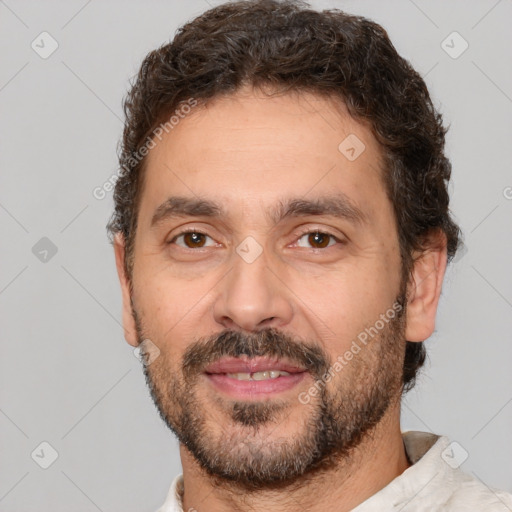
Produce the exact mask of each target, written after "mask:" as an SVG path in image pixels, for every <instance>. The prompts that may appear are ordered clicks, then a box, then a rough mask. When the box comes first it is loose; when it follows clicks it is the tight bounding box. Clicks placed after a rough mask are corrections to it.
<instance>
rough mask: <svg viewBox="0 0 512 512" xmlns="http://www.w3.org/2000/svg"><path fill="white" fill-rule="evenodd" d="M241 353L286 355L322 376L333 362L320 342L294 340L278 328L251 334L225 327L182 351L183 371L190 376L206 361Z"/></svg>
mask: <svg viewBox="0 0 512 512" xmlns="http://www.w3.org/2000/svg"><path fill="white" fill-rule="evenodd" d="M241 356H247V357H248V358H253V357H259V356H261V357H269V358H272V359H284V358H286V359H288V360H290V361H291V362H292V363H295V364H297V365H299V366H301V367H303V368H304V369H306V370H307V371H308V372H310V373H311V374H312V375H313V376H316V377H317V378H321V377H322V375H324V374H325V373H326V372H327V371H328V370H329V367H330V366H331V364H330V357H329V355H328V354H327V353H326V352H325V351H324V350H323V349H322V347H321V346H320V345H318V344H317V343H313V342H304V341H302V340H295V339H293V338H292V337H290V336H288V335H286V334H284V333H281V332H279V331H278V330H276V329H275V328H269V329H264V330H261V331H258V332H257V333H250V334H245V333H242V332H239V331H234V330H230V329H225V330H224V331H222V332H220V333H217V334H215V335H212V336H209V337H206V338H202V339H200V340H198V341H196V342H194V343H192V344H191V345H190V346H189V347H188V348H187V350H186V351H185V353H184V355H183V363H182V369H183V374H184V376H185V378H186V379H188V380H190V379H193V378H194V377H196V376H198V375H199V374H200V373H202V372H203V371H204V368H205V367H206V366H207V365H209V364H210V363H213V362H216V361H218V360H219V359H221V358H222V357H241Z"/></svg>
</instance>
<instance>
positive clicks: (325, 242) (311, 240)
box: [298, 231, 336, 249]
mask: <svg viewBox="0 0 512 512" xmlns="http://www.w3.org/2000/svg"><path fill="white" fill-rule="evenodd" d="M304 240H306V241H304ZM335 243H336V239H335V237H334V236H333V235H329V234H328V233H321V232H320V231H314V232H311V233H305V234H304V235H302V236H301V237H300V238H299V242H298V246H299V247H307V248H313V249H325V248H326V247H329V246H331V245H334V244H335Z"/></svg>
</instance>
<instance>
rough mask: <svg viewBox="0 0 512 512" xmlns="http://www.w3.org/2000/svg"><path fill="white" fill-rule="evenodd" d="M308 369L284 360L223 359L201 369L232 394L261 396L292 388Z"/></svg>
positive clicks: (214, 383)
mask: <svg viewBox="0 0 512 512" xmlns="http://www.w3.org/2000/svg"><path fill="white" fill-rule="evenodd" d="M307 373H308V372H307V370H306V369H305V368H302V367H300V366H297V365H296V364H293V363H290V362H288V361H285V360H277V359H269V358H266V357H256V358H252V359H240V358H223V359H221V360H219V361H217V362H215V363H212V364H210V365H208V366H207V367H206V368H205V370H204V375H205V376H206V378H207V380H208V381H209V383H210V384H211V385H212V386H213V387H214V388H215V389H216V390H218V391H221V392H223V393H225V394H227V395H229V396H231V397H235V398H240V399H247V398H251V397H253V398H254V397H256V398H261V397H263V396H269V395H274V394H277V393H282V392H284V391H288V390H290V389H293V388H294V387H295V386H297V385H298V384H299V382H301V381H302V380H303V379H304V378H305V377H306V375H307Z"/></svg>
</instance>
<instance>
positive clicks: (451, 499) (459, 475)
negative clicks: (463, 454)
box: [157, 432, 512, 512]
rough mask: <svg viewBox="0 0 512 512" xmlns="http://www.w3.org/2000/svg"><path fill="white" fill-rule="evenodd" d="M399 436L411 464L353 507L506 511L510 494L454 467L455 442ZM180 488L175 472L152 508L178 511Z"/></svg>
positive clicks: (359, 511) (380, 511) (511, 511)
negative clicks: (162, 498) (164, 495)
mask: <svg viewBox="0 0 512 512" xmlns="http://www.w3.org/2000/svg"><path fill="white" fill-rule="evenodd" d="M402 438H403V440H404V446H405V450H406V452H407V456H408V458H409V460H410V461H411V463H412V464H413V465H412V466H411V467H409V468H407V469H406V470H405V471H404V472H403V473H402V474H401V475H399V476H397V477H396V478H395V479H394V480H392V481H391V482H390V483H389V484H388V485H386V487H384V488H383V489H381V490H380V491H379V492H377V493H376V494H374V495H373V496H371V497H370V498H368V499H367V500H365V501H364V502H363V503H361V504H360V505H358V506H357V507H356V508H354V509H352V511H353V512H388V511H389V512H391V511H395V512H399V511H400V512H434V511H443V512H476V511H477V512H512V494H509V493H507V492H505V491H500V490H497V489H494V488H491V487H488V486H487V485H486V484H484V483H483V482H481V481H480V480H477V479H475V478H473V477H472V476H470V475H468V474H466V473H464V472H463V471H462V470H461V469H460V467H459V465H460V463H461V459H460V453H457V451H458V450H460V445H457V444H456V443H450V440H449V439H448V438H447V437H445V436H437V435H435V434H430V433H428V432H404V433H402ZM182 493H183V476H182V475H178V476H177V477H176V478H175V479H174V480H173V482H172V484H171V488H170V489H169V493H168V494H167V498H166V500H165V503H164V504H163V505H162V506H161V507H160V508H159V509H158V510H157V512H184V511H183V508H182V505H181V495H182ZM332 510H336V508H335V507H333V508H332Z"/></svg>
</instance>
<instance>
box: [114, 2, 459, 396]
mask: <svg viewBox="0 0 512 512" xmlns="http://www.w3.org/2000/svg"><path fill="white" fill-rule="evenodd" d="M247 84H249V85H252V86H254V87H259V88H260V89H262V88H265V87H266V86H270V87H271V88H273V89H274V90H280V91H281V92H286V91H294V92H312V93H315V94H317V95H322V96H327V97H336V98H339V99H340V100H341V101H343V102H344V103H345V104H346V106H347V107H348V110H349V112H350V114H351V115H352V116H353V117H354V118H355V119H357V120H360V121H363V122H365V123H366V124H367V125H369V126H370V128H371V130H372V132H373V134H374V135H375V137H376V139H377V140H378V142H379V143H380V146H381V149H382V154H383V157H384V163H385V165H384V170H383V172H384V182H385V187H386V192H387V194H388V197H389V199H390V201H391V203H392V204H393V208H394V214H395V217H396V225H397V230H398V238H399V244H400V253H401V259H402V276H403V279H407V278H408V277H409V275H410V272H411V270H412V265H413V263H414V259H413V254H414V252H415V251H420V253H421V251H423V250H425V249H427V248H428V245H429V244H431V243H432V239H431V238H430V239H429V238H428V236H429V235H432V234H435V233H441V232H442V233H444V234H445V235H446V241H447V253H448V261H451V259H452V258H453V257H454V255H455V253H456V251H457V247H458V245H459V240H460V229H459V227H458V226H457V225H456V224H455V223H454V221H453V219H452V218H451V216H450V211H449V195H448V191H447V185H448V182H449V179H450V174H451V165H450V162H449V161H448V159H447V158H446V156H445V155H444V141H445V132H446V130H445V128H444V127H443V124H442V117H441V114H439V113H438V112H437V111H436V109H435V108H434V106H433V104H432V101H431V98H430V95H429V93H428V90H427V87H426V85H425V82H424V81H423V79H422V78H421V76H420V75H419V74H418V73H417V72H416V71H415V70H414V69H413V68H412V67H411V65H410V64H409V63H408V62H407V61H406V60H404V59H403V58H402V57H400V55H398V53H397V51H396V50H395V48H394V46H393V44H392V43H391V41H390V40H389V38H388V35H387V33H386V31H385V30H384V29H383V28H382V27H381V26H380V25H378V24H376V23H374V22H372V21H370V20H368V19H365V18H363V17H359V16H352V15H348V14H345V13H344V12H341V11H340V10H338V9H332V10H325V11H322V12H318V11H315V10H313V9H311V8H310V6H309V5H308V4H307V3H305V2H302V1H300V0H246V1H236V2H231V3H226V4H222V5H220V6H218V7H215V8H213V9H210V10H208V11H206V12H205V13H203V14H202V15H201V16H199V17H197V18H195V19H194V20H192V21H190V22H189V23H187V24H185V25H184V26H182V27H181V28H180V29H179V30H178V31H177V33H176V35H175V37H174V39H173V40H172V41H171V42H170V43H168V44H165V45H163V46H161V47H160V48H158V49H156V50H154V51H152V52H150V53H149V54H148V55H147V56H146V58H145V59H144V61H143V63H142V65H141V68H140V71H139V73H138V76H137V78H136V79H135V81H134V83H133V84H131V85H132V87H131V90H130V91H129V93H128V95H127V97H126V98H125V101H124V112H125V115H126V123H125V127H124V132H123V139H122V143H121V145H120V152H119V163H120V171H119V177H118V180H117V182H116V186H115V191H114V201H115V210H114V213H113V215H112V218H111V220H110V222H109V224H108V226H107V228H108V231H109V233H110V235H111V236H112V235H115V234H116V233H120V234H122V236H123V237H124V240H125V244H126V259H125V269H126V272H127V275H128V276H131V273H132V270H133V243H134V238H135V231H136V228H137V213H138V205H139V200H140V196H141V193H142V189H143V185H144V181H143V180H144V163H145V160H146V159H145V158H141V157H140V152H141V149H143V146H144V145H145V144H146V145H147V140H151V137H152V134H153V132H154V130H155V129H156V128H157V127H158V126H159V125H161V124H162V123H163V122H165V120H167V119H169V116H170V115H172V113H173V112H175V111H176V109H177V108H178V107H179V106H180V105H182V104H183V103H186V102H187V101H189V100H190V98H194V99H195V100H196V101H198V102H200V103H202V104H203V105H205V104H207V102H208V100H209V99H212V98H215V97H218V96H220V95H229V94H232V93H235V92H236V91H237V90H238V89H240V88H241V87H243V86H245V85H247ZM153 138H154V137H153ZM136 157H137V158H136ZM438 238H439V237H438ZM423 345H424V344H423V343H422V342H419V343H418V342H415V343H412V342H407V344H406V353H405V361H404V371H403V382H404V390H405V391H407V390H409V389H411V388H412V387H413V386H414V383H415V378H416V374H417V371H418V369H419V368H420V367H421V366H422V365H423V363H424V360H425V356H426V352H425V348H424V346H423Z"/></svg>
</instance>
